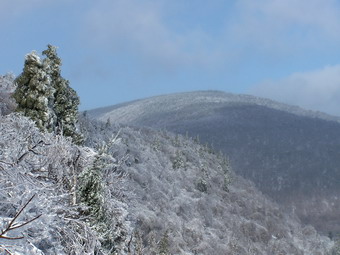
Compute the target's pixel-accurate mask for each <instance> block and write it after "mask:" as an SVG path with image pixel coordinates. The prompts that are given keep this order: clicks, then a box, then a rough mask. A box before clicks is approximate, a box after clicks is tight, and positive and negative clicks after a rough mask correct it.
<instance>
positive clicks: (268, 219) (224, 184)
mask: <svg viewBox="0 0 340 255" xmlns="http://www.w3.org/2000/svg"><path fill="white" fill-rule="evenodd" d="M86 130H87V133H88V134H89V135H88V139H87V143H88V144H89V145H94V144H100V141H102V140H111V139H110V137H112V134H113V135H114V136H116V134H118V137H119V138H118V140H117V139H116V143H115V144H113V146H112V147H111V152H112V154H113V155H114V156H115V157H116V158H117V159H120V162H121V169H122V170H123V172H125V173H127V174H128V176H129V177H128V180H127V186H128V187H129V188H128V190H130V191H133V192H132V194H131V196H130V200H129V207H128V211H129V212H130V217H131V218H133V219H135V221H134V224H133V225H134V227H135V231H137V232H135V235H134V237H133V238H132V239H131V240H132V242H134V243H135V245H131V247H130V249H131V251H132V252H133V251H136V250H137V251H142V253H141V254H162V252H164V253H163V254H209V255H210V254H216V255H219V254H239V255H242V254H244V255H246V254H258V255H260V254H268V255H269V254H270V255H272V254H294V255H299V254H301V255H302V254H327V250H329V247H330V243H329V242H328V241H327V239H325V238H324V237H321V236H319V235H318V234H317V233H316V231H315V230H314V228H313V227H311V226H306V227H303V226H302V225H301V224H300V223H299V221H298V220H297V218H296V217H295V216H294V215H293V214H292V213H287V212H285V211H283V210H282V209H281V208H280V207H279V206H278V205H277V204H276V203H274V202H272V201H271V200H270V199H268V198H266V197H265V196H264V195H262V194H261V193H260V192H259V191H258V190H257V189H256V188H255V187H254V185H253V184H252V183H251V182H249V181H246V180H244V179H243V178H241V177H238V176H237V175H235V174H234V173H233V172H232V170H231V169H230V166H229V164H228V161H227V160H226V158H225V157H224V156H223V155H216V154H215V153H214V152H213V151H212V150H211V149H210V148H209V147H206V146H202V145H200V144H198V143H197V142H196V141H194V140H193V139H188V138H185V137H183V136H179V135H177V136H175V135H172V134H170V133H168V132H155V131H152V130H149V129H140V128H130V127H119V126H118V127H117V126H110V125H106V124H104V123H102V124H101V123H97V124H94V125H92V126H90V127H87V128H86ZM136 253H137V254H139V253H138V252H136Z"/></svg>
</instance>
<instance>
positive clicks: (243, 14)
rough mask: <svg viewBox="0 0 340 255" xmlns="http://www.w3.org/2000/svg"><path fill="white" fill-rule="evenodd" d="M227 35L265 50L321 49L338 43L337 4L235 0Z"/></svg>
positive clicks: (312, 0) (328, 0)
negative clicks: (234, 8) (333, 42)
mask: <svg viewBox="0 0 340 255" xmlns="http://www.w3.org/2000/svg"><path fill="white" fill-rule="evenodd" d="M235 13H236V17H235V18H234V20H233V25H232V26H230V27H229V28H228V29H229V32H230V34H231V35H232V37H233V38H235V40H240V41H241V42H243V43H245V44H247V45H255V46H256V47H257V48H260V49H263V50H265V51H267V50H272V51H280V50H281V51H282V52H283V53H284V54H285V51H289V50H292V49H293V50H294V49H295V50H296V49H297V50H301V48H302V47H323V46H322V44H321V41H322V40H326V41H328V42H329V41H330V40H336V41H337V43H339V42H340V4H339V2H338V1H336V0H257V1H253V0H239V1H238V2H237V4H236V11H235Z"/></svg>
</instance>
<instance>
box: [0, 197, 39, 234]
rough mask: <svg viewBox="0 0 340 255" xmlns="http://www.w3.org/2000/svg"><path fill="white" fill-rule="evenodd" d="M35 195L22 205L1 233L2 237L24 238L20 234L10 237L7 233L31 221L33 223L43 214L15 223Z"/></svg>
mask: <svg viewBox="0 0 340 255" xmlns="http://www.w3.org/2000/svg"><path fill="white" fill-rule="evenodd" d="M34 197H35V194H34V195H33V196H32V197H31V198H30V199H29V200H28V201H27V202H26V203H25V204H24V205H23V206H22V207H21V209H20V210H19V211H18V212H17V213H16V214H15V216H14V217H13V219H12V220H11V221H10V222H9V223H8V225H7V227H6V228H5V229H4V230H2V232H1V233H0V239H1V238H2V239H8V240H18V239H22V238H24V237H23V236H18V237H9V236H5V234H6V233H8V232H9V231H11V230H14V229H17V228H21V227H23V226H25V225H27V224H29V223H31V222H32V221H35V220H36V219H38V218H39V217H40V216H41V214H39V215H38V216H36V217H34V218H32V219H30V220H28V221H25V222H24V223H21V224H18V223H15V221H16V220H17V219H18V217H19V216H20V214H21V213H22V212H23V211H24V210H25V208H26V207H27V205H28V204H29V203H30V202H31V201H32V200H33V198H34Z"/></svg>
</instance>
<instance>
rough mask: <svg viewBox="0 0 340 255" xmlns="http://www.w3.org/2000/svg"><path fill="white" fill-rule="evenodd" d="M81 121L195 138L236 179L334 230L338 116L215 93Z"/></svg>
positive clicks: (101, 112) (113, 110) (148, 102)
mask: <svg viewBox="0 0 340 255" xmlns="http://www.w3.org/2000/svg"><path fill="white" fill-rule="evenodd" d="M88 114H89V116H91V117H93V118H96V119H99V120H102V121H107V120H108V119H110V121H111V122H112V123H123V124H129V125H135V126H147V127H152V128H156V129H166V130H169V131H173V132H176V133H180V134H186V133H188V134H189V135H190V136H192V137H196V136H199V138H200V140H201V142H203V143H209V144H213V146H214V148H215V149H217V150H221V151H223V152H224V153H226V155H228V156H229V157H230V160H231V163H232V166H233V168H234V169H235V171H236V172H237V173H239V174H241V175H242V176H244V177H246V178H248V179H250V180H252V181H254V182H255V184H256V186H257V187H258V188H259V189H260V190H261V191H263V192H264V193H266V194H268V195H270V196H271V197H273V198H274V199H276V200H277V201H279V202H280V203H283V204H284V205H286V206H289V207H291V208H294V209H295V210H296V212H297V213H298V215H299V216H300V217H301V219H303V221H304V222H305V223H311V224H313V225H314V226H315V227H317V228H318V229H319V230H321V231H324V232H329V231H336V232H337V231H340V224H339V223H338V222H340V215H339V214H338V212H339V210H340V203H339V201H338V194H340V183H339V180H340V157H339V153H340V124H339V118H337V117H332V116H328V115H326V114H322V113H319V112H312V111H306V110H303V109H301V108H299V107H294V106H289V105H285V104H280V103H276V102H274V101H271V100H267V99H262V98H257V97H252V96H247V95H233V94H227V93H223V92H216V91H208V92H192V93H182V94H172V95H165V96H158V97H153V98H148V99H143V100H138V101H134V102H130V103H125V104H122V105H117V106H112V107H106V108H101V109H96V110H93V111H89V112H88ZM339 199H340V198H339Z"/></svg>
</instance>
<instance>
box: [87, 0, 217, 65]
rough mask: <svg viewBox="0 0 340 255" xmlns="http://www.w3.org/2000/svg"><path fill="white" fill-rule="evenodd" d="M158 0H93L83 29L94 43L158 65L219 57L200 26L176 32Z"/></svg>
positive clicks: (195, 62) (203, 61) (205, 61)
mask: <svg viewBox="0 0 340 255" xmlns="http://www.w3.org/2000/svg"><path fill="white" fill-rule="evenodd" d="M165 16H166V9H165V7H164V5H162V1H155V0H146V1H139V0H113V1H108V0H102V1H97V2H96V4H95V6H94V8H93V9H91V11H90V12H89V14H88V16H87V24H88V26H87V27H86V29H90V30H89V31H90V32H88V31H87V33H89V34H88V37H89V38H92V39H93V40H92V42H93V41H94V42H95V44H97V43H99V44H101V45H103V44H104V45H105V46H109V48H110V50H114V51H116V52H119V51H126V52H130V53H131V54H132V55H135V56H136V55H137V56H138V57H141V58H143V59H144V61H147V62H154V63H156V64H157V63H158V64H161V65H165V66H169V67H174V66H179V65H180V66H182V65H186V66H188V65H189V66H190V65H206V66H208V65H210V64H212V63H214V62H216V61H218V59H220V58H221V54H219V52H218V49H217V47H216V45H214V44H215V42H214V40H213V39H212V38H210V36H208V34H207V33H206V32H205V31H203V30H200V29H196V30H193V31H190V32H189V33H186V34H183V33H179V32H178V31H176V30H175V29H172V28H171V27H170V26H169V25H168V24H167V23H166V22H165Z"/></svg>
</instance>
